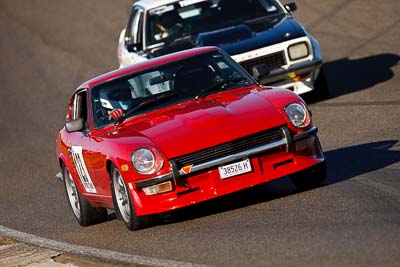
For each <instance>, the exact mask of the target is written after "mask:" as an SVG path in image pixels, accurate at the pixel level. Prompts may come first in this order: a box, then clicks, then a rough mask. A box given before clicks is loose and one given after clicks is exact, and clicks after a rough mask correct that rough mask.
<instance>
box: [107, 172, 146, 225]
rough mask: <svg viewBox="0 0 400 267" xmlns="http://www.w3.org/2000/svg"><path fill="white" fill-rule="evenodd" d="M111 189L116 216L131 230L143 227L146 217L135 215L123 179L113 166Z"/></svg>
mask: <svg viewBox="0 0 400 267" xmlns="http://www.w3.org/2000/svg"><path fill="white" fill-rule="evenodd" d="M111 191H112V197H113V202H114V207H115V213H116V215H117V217H118V218H120V219H122V221H123V222H124V223H125V225H126V226H127V227H128V229H129V230H131V231H134V230H138V229H141V228H144V227H145V226H146V225H147V224H148V218H147V217H145V216H143V217H139V216H137V215H136V213H135V209H134V205H133V202H132V198H131V194H130V192H129V190H128V187H127V186H126V183H125V180H124V178H123V177H122V175H121V173H120V172H119V170H118V169H117V168H115V167H112V168H111Z"/></svg>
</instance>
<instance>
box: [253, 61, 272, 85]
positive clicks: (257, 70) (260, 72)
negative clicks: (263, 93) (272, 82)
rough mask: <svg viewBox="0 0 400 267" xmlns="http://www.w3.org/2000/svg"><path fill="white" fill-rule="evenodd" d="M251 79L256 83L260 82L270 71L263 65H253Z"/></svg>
mask: <svg viewBox="0 0 400 267" xmlns="http://www.w3.org/2000/svg"><path fill="white" fill-rule="evenodd" d="M252 72H253V77H254V78H256V80H257V81H260V80H261V79H262V78H264V77H265V76H267V75H268V74H270V72H271V69H270V68H269V67H268V66H267V65H265V64H259V65H255V66H254V67H253V68H252Z"/></svg>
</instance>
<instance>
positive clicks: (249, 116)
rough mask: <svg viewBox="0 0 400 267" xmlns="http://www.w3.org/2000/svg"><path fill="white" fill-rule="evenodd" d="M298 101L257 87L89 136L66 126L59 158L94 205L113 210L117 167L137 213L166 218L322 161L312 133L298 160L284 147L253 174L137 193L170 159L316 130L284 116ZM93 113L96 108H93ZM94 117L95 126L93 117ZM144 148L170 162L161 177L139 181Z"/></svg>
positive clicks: (201, 175)
mask: <svg viewBox="0 0 400 267" xmlns="http://www.w3.org/2000/svg"><path fill="white" fill-rule="evenodd" d="M214 50H215V51H217V49H216V48H201V49H196V50H189V51H185V52H180V53H177V54H172V55H169V56H164V57H159V58H157V59H155V60H149V61H146V62H144V63H141V64H138V65H134V66H132V67H128V68H125V69H121V70H117V71H114V72H111V73H108V74H105V75H102V76H100V77H98V78H95V79H92V80H90V81H88V82H86V83H84V84H82V85H81V87H80V88H87V90H88V95H89V96H90V90H91V88H92V87H93V86H95V85H97V84H100V83H103V82H105V81H108V80H112V79H115V78H117V77H120V76H124V75H127V74H129V73H132V72H136V71H141V70H144V69H147V68H151V67H154V66H157V65H160V64H164V63H166V62H170V61H174V60H179V59H183V58H186V57H190V56H193V55H196V54H201V53H206V52H209V51H214ZM293 102H297V103H302V100H301V98H299V97H298V96H297V95H296V94H294V93H292V92H290V91H288V90H286V89H278V88H266V87H262V86H259V85H251V86H245V87H241V88H236V89H232V90H228V91H224V92H220V93H216V94H212V95H209V96H207V97H205V98H200V99H197V100H196V99H193V100H189V101H186V102H183V103H180V104H176V105H173V106H169V107H165V108H162V109H159V110H156V111H151V112H148V113H146V114H143V115H139V116H136V117H133V118H130V119H127V120H126V121H124V122H122V123H121V124H119V125H117V126H115V125H111V126H107V127H105V128H102V129H100V130H95V129H93V128H92V126H90V131H89V132H88V133H85V134H84V133H82V132H74V133H68V132H67V131H66V130H65V128H64V129H62V130H61V131H60V133H59V134H58V136H57V148H56V150H57V157H58V158H59V159H60V160H61V161H62V162H63V164H64V166H65V167H66V168H68V170H69V171H70V173H71V175H72V177H73V179H74V180H75V183H76V185H77V187H78V189H79V190H80V192H82V194H83V195H84V196H85V197H86V198H87V199H88V200H89V201H90V202H91V203H92V204H93V205H95V206H102V207H107V208H113V203H112V198H111V192H110V176H109V171H108V169H107V166H109V164H113V165H114V166H115V167H117V168H118V169H119V170H120V172H121V174H122V176H123V178H124V179H125V181H126V182H127V183H128V184H130V185H131V186H132V188H133V189H131V190H130V191H131V196H132V199H133V200H134V207H135V210H136V214H137V215H147V214H154V213H160V212H165V211H168V210H172V209H176V208H180V207H184V206H188V205H191V204H194V203H198V202H201V201H205V200H207V199H211V198H214V197H217V196H221V195H224V194H228V193H231V192H235V191H237V190H241V189H245V188H248V187H251V186H254V185H257V184H260V183H264V182H267V181H271V180H274V179H277V178H279V177H282V176H285V175H289V174H292V173H295V172H298V171H301V170H303V169H306V168H308V167H311V166H314V165H316V164H318V163H321V162H323V161H324V157H323V154H322V149H321V147H320V144H319V141H318V138H317V137H316V135H313V136H312V137H311V138H313V139H312V140H313V142H312V143H311V145H309V147H308V148H307V149H306V150H304V151H303V152H299V153H297V154H295V153H294V152H293V151H292V152H288V151H286V150H285V148H284V147H280V148H279V149H275V150H272V151H269V152H264V153H261V154H258V155H254V156H251V157H250V160H251V165H252V168H253V171H252V172H250V173H246V174H242V175H239V176H235V177H231V178H228V179H221V178H220V177H219V173H218V170H217V167H214V168H210V169H208V170H206V171H199V172H197V173H193V174H190V175H189V176H188V178H187V179H186V181H187V185H186V187H183V186H175V188H174V190H173V191H172V192H169V193H163V194H159V195H153V196H147V195H145V193H144V192H143V191H142V190H141V189H138V188H136V187H135V182H136V181H143V180H146V179H150V178H154V177H156V176H160V175H164V174H168V173H171V167H170V165H169V164H168V160H171V159H173V158H176V157H179V156H182V155H186V154H189V153H192V152H196V151H199V150H202V149H205V148H209V147H213V146H215V145H219V144H224V143H227V142H230V141H233V140H235V139H239V138H242V137H244V136H248V135H251V134H254V133H258V132H262V131H265V130H268V129H271V128H276V127H281V126H287V127H288V128H289V130H290V135H291V136H290V137H289V138H292V136H294V135H296V134H299V133H302V132H303V131H305V130H307V129H309V128H310V127H311V125H310V126H309V127H308V128H306V129H299V128H296V127H294V126H292V125H291V123H290V122H289V119H288V118H287V116H286V115H285V112H284V108H285V106H286V105H287V104H289V103H293ZM89 103H90V101H89ZM88 108H89V110H90V109H91V106H90V104H89V107H88ZM89 114H90V122H92V117H91V116H92V113H91V112H89ZM90 125H92V123H90ZM72 146H80V147H82V155H83V161H84V163H85V165H86V167H87V171H88V173H89V175H90V177H91V179H92V181H93V184H94V186H95V188H96V191H97V192H96V193H88V192H87V191H86V190H85V188H84V187H83V185H82V183H81V179H80V176H79V174H78V171H77V168H76V166H75V163H74V160H73V158H72V156H71V153H70V151H69V149H70V148H71V147H72ZM141 147H155V148H156V149H158V150H159V151H160V152H161V154H162V157H163V158H164V159H165V164H164V166H163V168H162V169H161V170H160V171H159V172H158V173H156V174H154V175H151V176H149V175H141V174H138V173H137V172H136V171H135V170H134V168H133V167H132V164H131V162H130V158H131V153H132V152H133V151H134V150H135V149H137V148H141ZM122 165H127V166H128V167H129V170H128V171H122V170H121V166H122ZM189 189H192V190H191V191H188V190H189Z"/></svg>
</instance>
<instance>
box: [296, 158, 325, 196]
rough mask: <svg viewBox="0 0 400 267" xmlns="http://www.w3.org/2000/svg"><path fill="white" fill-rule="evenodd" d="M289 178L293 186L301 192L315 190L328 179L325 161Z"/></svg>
mask: <svg viewBox="0 0 400 267" xmlns="http://www.w3.org/2000/svg"><path fill="white" fill-rule="evenodd" d="M289 177H290V180H291V181H292V182H293V184H294V185H295V186H296V187H297V188H298V189H300V190H307V189H312V188H315V187H317V186H319V185H320V184H321V183H322V182H323V181H324V180H325V179H326V164H325V161H324V162H322V163H319V164H318V165H316V166H313V167H311V168H308V169H305V170H303V171H300V172H297V173H294V174H292V175H290V176H289Z"/></svg>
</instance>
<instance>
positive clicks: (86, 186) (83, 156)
mask: <svg viewBox="0 0 400 267" xmlns="http://www.w3.org/2000/svg"><path fill="white" fill-rule="evenodd" d="M87 107H88V105H87V91H86V90H85V89H82V90H78V91H77V92H76V93H75V94H74V96H73V97H72V99H71V103H70V113H69V117H70V119H71V120H76V119H79V118H81V119H82V120H83V122H84V123H83V124H84V127H83V129H81V130H79V131H75V132H70V133H69V134H68V139H67V146H68V151H69V157H68V159H69V161H70V162H69V163H70V166H74V169H73V170H70V172H71V174H72V175H73V177H74V178H75V180H76V182H77V181H80V183H79V184H80V185H81V186H80V191H81V193H83V194H97V193H98V190H97V187H96V182H95V181H96V180H95V179H94V177H93V172H92V171H91V170H92V166H91V160H90V157H91V155H92V153H91V152H90V133H89V125H88V108H87Z"/></svg>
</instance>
